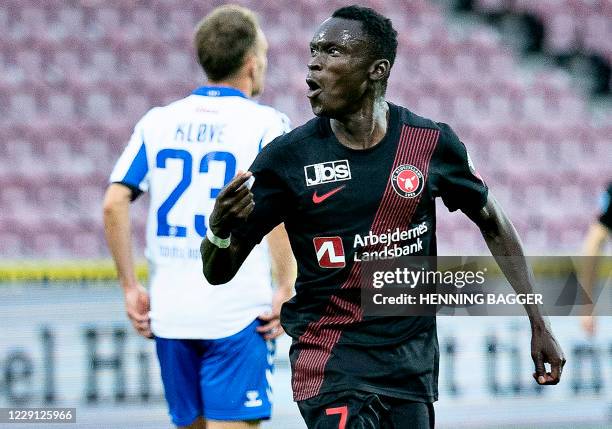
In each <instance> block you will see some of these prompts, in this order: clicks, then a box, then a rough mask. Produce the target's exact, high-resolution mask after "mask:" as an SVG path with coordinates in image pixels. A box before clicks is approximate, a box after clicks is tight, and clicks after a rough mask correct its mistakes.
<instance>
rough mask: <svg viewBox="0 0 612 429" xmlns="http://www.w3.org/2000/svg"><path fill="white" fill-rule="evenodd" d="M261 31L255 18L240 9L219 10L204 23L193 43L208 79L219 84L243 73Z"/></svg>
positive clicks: (247, 11)
mask: <svg viewBox="0 0 612 429" xmlns="http://www.w3.org/2000/svg"><path fill="white" fill-rule="evenodd" d="M258 29H259V24H258V22H257V17H256V16H255V14H254V13H253V12H251V11H250V10H249V9H246V8H244V7H242V6H237V5H225V6H220V7H218V8H216V9H215V10H213V11H212V12H211V13H210V14H208V15H207V16H206V17H205V18H204V19H202V21H200V23H199V24H198V25H197V27H196V32H195V37H194V43H195V49H196V52H197V54H198V62H199V63H200V65H201V66H202V68H203V69H204V72H205V73H206V76H208V79H210V80H212V81H219V80H222V79H225V78H228V77H230V76H232V75H233V74H234V73H236V72H237V71H238V70H240V67H242V65H243V63H244V58H245V55H246V54H247V53H248V52H249V50H251V49H252V48H253V47H254V46H255V43H256V42H257V32H258Z"/></svg>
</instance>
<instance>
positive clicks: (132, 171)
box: [121, 141, 149, 187]
mask: <svg viewBox="0 0 612 429" xmlns="http://www.w3.org/2000/svg"><path fill="white" fill-rule="evenodd" d="M148 171H149V165H148V164H147V152H146V149H145V144H144V141H143V142H142V145H141V146H140V149H139V150H138V154H136V157H135V158H134V161H132V165H130V168H128V171H127V173H125V177H124V178H123V180H122V181H121V182H123V183H127V184H129V185H132V186H135V187H138V186H139V185H140V182H142V181H143V179H144V178H145V176H146V175H147V172H148Z"/></svg>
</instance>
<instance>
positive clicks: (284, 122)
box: [259, 110, 291, 151]
mask: <svg viewBox="0 0 612 429" xmlns="http://www.w3.org/2000/svg"><path fill="white" fill-rule="evenodd" d="M289 131H291V122H290V121H289V118H288V117H287V115H285V114H283V113H281V112H279V111H277V110H275V111H274V113H273V115H272V119H271V120H270V123H269V125H268V127H267V128H266V131H265V132H264V135H263V136H262V138H261V140H260V142H259V151H261V150H262V149H263V148H264V147H265V146H266V145H267V144H268V143H270V142H271V141H272V140H274V139H275V138H277V137H278V136H282V135H283V134H285V133H288V132H289Z"/></svg>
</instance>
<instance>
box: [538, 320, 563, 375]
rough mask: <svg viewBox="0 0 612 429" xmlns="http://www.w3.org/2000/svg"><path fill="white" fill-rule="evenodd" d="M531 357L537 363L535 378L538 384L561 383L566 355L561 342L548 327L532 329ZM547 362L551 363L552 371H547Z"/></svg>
mask: <svg viewBox="0 0 612 429" xmlns="http://www.w3.org/2000/svg"><path fill="white" fill-rule="evenodd" d="M531 358H532V359H533V363H534V364H535V372H534V373H533V378H535V380H536V381H537V382H538V384H557V383H559V381H560V380H561V373H562V372H563V366H564V365H565V356H564V355H563V350H561V347H560V346H559V343H557V340H555V337H554V336H553V334H552V333H551V332H550V330H549V329H548V328H547V327H542V328H534V329H532V331H531ZM546 363H549V364H550V367H551V370H550V372H546V366H545V364H546Z"/></svg>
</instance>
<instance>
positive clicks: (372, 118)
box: [330, 98, 389, 149]
mask: <svg viewBox="0 0 612 429" xmlns="http://www.w3.org/2000/svg"><path fill="white" fill-rule="evenodd" d="M388 116H389V105H388V104H387V102H386V101H385V100H384V98H380V99H378V100H377V101H375V102H374V103H366V104H365V105H364V106H363V107H362V108H361V109H359V110H358V111H357V112H354V113H351V114H349V115H346V116H345V117H343V118H341V119H331V121H330V125H331V128H332V131H333V132H334V134H335V135H336V138H337V139H338V141H339V142H340V143H342V144H343V145H344V146H347V147H349V148H351V149H368V148H371V147H373V146H376V145H377V144H378V143H380V141H381V140H382V139H383V138H384V137H385V134H386V133H387V124H388Z"/></svg>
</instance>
